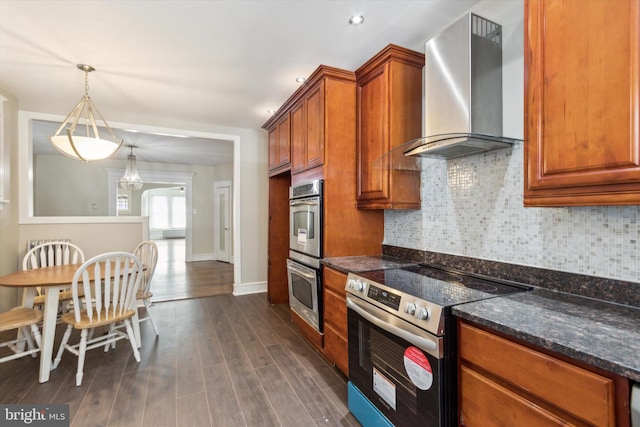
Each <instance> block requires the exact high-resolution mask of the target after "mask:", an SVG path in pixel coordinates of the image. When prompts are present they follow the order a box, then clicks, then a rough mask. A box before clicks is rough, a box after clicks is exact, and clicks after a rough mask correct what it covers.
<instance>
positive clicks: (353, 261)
mask: <svg viewBox="0 0 640 427" xmlns="http://www.w3.org/2000/svg"><path fill="white" fill-rule="evenodd" d="M320 263H321V264H324V265H326V266H327V267H331V268H333V269H335V270H338V271H341V272H343V273H357V272H360V271H371V270H384V269H388V268H399V267H407V266H410V265H417V264H418V263H417V262H414V261H407V260H405V259H402V258H394V257H390V256H386V255H378V256H347V257H335V258H323V259H322V260H320Z"/></svg>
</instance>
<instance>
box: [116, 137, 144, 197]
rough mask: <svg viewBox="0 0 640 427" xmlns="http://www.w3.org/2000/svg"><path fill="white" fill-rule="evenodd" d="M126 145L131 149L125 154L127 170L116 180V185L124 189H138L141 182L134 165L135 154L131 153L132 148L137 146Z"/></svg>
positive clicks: (140, 186)
mask: <svg viewBox="0 0 640 427" xmlns="http://www.w3.org/2000/svg"><path fill="white" fill-rule="evenodd" d="M127 147H129V149H130V150H131V152H130V153H129V155H128V156H127V170H126V171H125V172H124V176H123V177H122V178H120V179H119V180H118V185H120V188H123V189H125V190H139V189H141V188H142V184H143V182H142V178H140V175H139V174H138V168H137V167H136V156H134V155H133V149H134V148H137V147H136V146H135V145H127Z"/></svg>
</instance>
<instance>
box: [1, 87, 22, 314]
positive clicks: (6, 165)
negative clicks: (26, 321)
mask: <svg viewBox="0 0 640 427" xmlns="http://www.w3.org/2000/svg"><path fill="white" fill-rule="evenodd" d="M0 98H4V99H5V101H3V106H2V111H3V116H4V120H3V122H2V124H1V125H0V132H1V133H2V136H1V138H3V140H4V145H5V147H4V153H3V155H2V156H0V158H2V163H1V164H0V175H2V176H1V177H0V181H3V179H4V182H3V185H4V188H3V191H2V193H3V198H4V199H6V200H9V201H12V202H11V203H0V275H4V274H9V273H11V272H14V271H16V268H17V265H18V264H17V260H16V257H15V251H16V248H17V246H18V238H19V229H18V203H16V199H17V198H18V181H17V180H15V179H12V178H11V177H12V175H13V174H14V171H16V170H17V169H18V154H17V151H18V150H17V148H16V147H15V144H14V143H13V142H14V141H17V140H18V126H17V122H18V102H17V100H16V98H15V97H14V96H12V95H11V94H9V93H7V92H6V91H4V90H2V89H1V88H0ZM17 303H18V292H17V290H15V289H11V288H6V287H1V286H0V311H5V310H8V309H10V308H12V307H14V306H15V305H16V304H17Z"/></svg>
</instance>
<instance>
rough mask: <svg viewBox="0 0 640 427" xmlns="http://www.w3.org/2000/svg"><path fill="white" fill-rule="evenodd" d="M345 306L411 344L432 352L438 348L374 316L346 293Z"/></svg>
mask: <svg viewBox="0 0 640 427" xmlns="http://www.w3.org/2000/svg"><path fill="white" fill-rule="evenodd" d="M347 307H348V308H350V309H352V310H353V311H355V312H356V313H358V314H359V315H360V316H362V317H363V318H364V319H366V320H368V321H369V322H371V323H373V324H374V325H376V326H377V327H379V328H380V329H384V330H385V331H387V332H389V333H390V334H393V335H396V336H398V337H400V338H402V339H404V340H405V341H408V342H410V343H411V344H414V345H416V346H418V347H420V348H422V349H424V350H430V351H433V352H435V351H436V350H437V349H438V343H437V342H434V341H432V340H429V339H427V338H424V337H421V336H418V335H415V334H413V333H411V332H409V331H405V330H404V329H402V328H399V327H397V326H395V325H392V324H390V323H387V322H385V321H383V320H381V319H379V318H378V317H376V316H375V314H372V313H370V312H369V311H368V310H367V309H366V308H365V307H362V306H361V304H359V303H358V302H357V301H355V300H353V299H352V298H350V297H349V296H348V295H347Z"/></svg>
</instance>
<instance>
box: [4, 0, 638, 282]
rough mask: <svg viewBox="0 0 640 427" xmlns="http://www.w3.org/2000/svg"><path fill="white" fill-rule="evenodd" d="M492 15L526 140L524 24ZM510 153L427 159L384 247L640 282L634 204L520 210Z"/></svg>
mask: <svg viewBox="0 0 640 427" xmlns="http://www.w3.org/2000/svg"><path fill="white" fill-rule="evenodd" d="M502 3H503V4H506V3H507V2H502ZM509 3H510V2H509ZM519 8H522V5H521V4H520V5H519ZM520 10H522V9H520ZM477 13H478V14H480V15H483V13H482V10H478V11H477ZM520 13H522V12H520ZM485 14H486V13H485ZM506 15H508V14H506ZM488 17H489V18H491V19H494V20H495V21H496V22H499V23H500V24H502V25H503V26H504V29H505V44H504V61H503V62H504V73H505V81H504V83H503V90H504V93H505V105H504V120H503V122H504V126H505V128H504V133H505V135H513V136H519V135H524V129H523V120H522V116H523V111H522V105H523V104H524V99H523V95H522V94H523V92H524V90H523V79H524V77H523V75H524V73H523V62H524V59H523V57H522V50H521V48H518V49H516V48H514V50H513V51H511V50H510V47H509V43H508V42H510V41H511V42H513V43H514V44H517V42H518V38H522V37H523V31H522V19H523V18H522V15H519V17H518V18H517V19H515V20H510V19H509V18H508V17H507V16H499V14H498V15H496V16H488ZM443 27H444V25H443ZM519 43H520V46H522V40H519ZM380 47H382V46H380ZM380 47H379V48H380ZM330 65H331V64H330ZM507 76H511V77H510V78H509V77H507ZM507 95H508V96H507ZM256 145H257V144H256ZM265 145H266V144H265ZM265 149H266V147H265V148H264V149H263V151H262V154H263V155H264V156H265V157H266V152H265V151H264V150H265ZM506 151H507V152H500V151H497V152H495V153H493V154H487V155H482V156H475V157H468V158H463V159H458V160H449V161H427V162H426V163H427V165H426V170H428V173H426V172H423V173H422V174H421V179H422V186H421V189H422V190H421V194H420V195H421V199H422V203H423V207H422V209H421V210H400V211H394V210H386V211H385V212H384V240H383V242H384V244H385V245H387V246H389V247H401V248H409V249H415V250H420V251H426V252H429V253H435V254H451V255H457V256H463V257H468V258H474V259H481V260H488V261H495V262H499V263H508V264H515V265H520V266H532V267H536V268H541V269H549V270H557V271H562V272H569V273H575V274H584V275H588V276H598V277H603V278H608V279H611V280H612V281H613V282H612V283H613V285H615V284H616V283H617V281H621V282H631V283H635V284H637V282H638V281H639V277H638V274H639V273H638V271H639V270H640V268H638V267H639V266H638V253H637V231H638V213H639V212H638V208H637V206H595V207H572V208H568V207H562V208H551V209H547V208H523V207H522V188H523V184H522V183H523V181H524V177H523V167H522V166H523V160H522V159H523V157H524V146H523V145H522V144H520V145H518V144H516V145H515V146H514V147H513V148H512V149H510V150H506ZM452 183H459V185H452ZM263 188H264V187H263ZM241 203H242V202H241ZM10 209H11V208H10ZM3 218H4V217H3ZM247 222H249V221H247ZM4 224H5V223H4V221H3V233H2V234H3V236H2V240H4V239H5V237H4V236H5V235H7V234H5V230H7V229H8V227H7V228H4ZM8 233H9V234H8V235H12V233H16V232H15V231H12V230H9V231H8ZM260 233H266V230H263V231H261V232H259V234H260ZM13 246H14V247H15V245H13ZM5 258H6V257H4V256H3V263H4V262H7V261H5ZM263 277H266V274H265V275H264V276H263ZM263 280H264V279H263Z"/></svg>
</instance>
